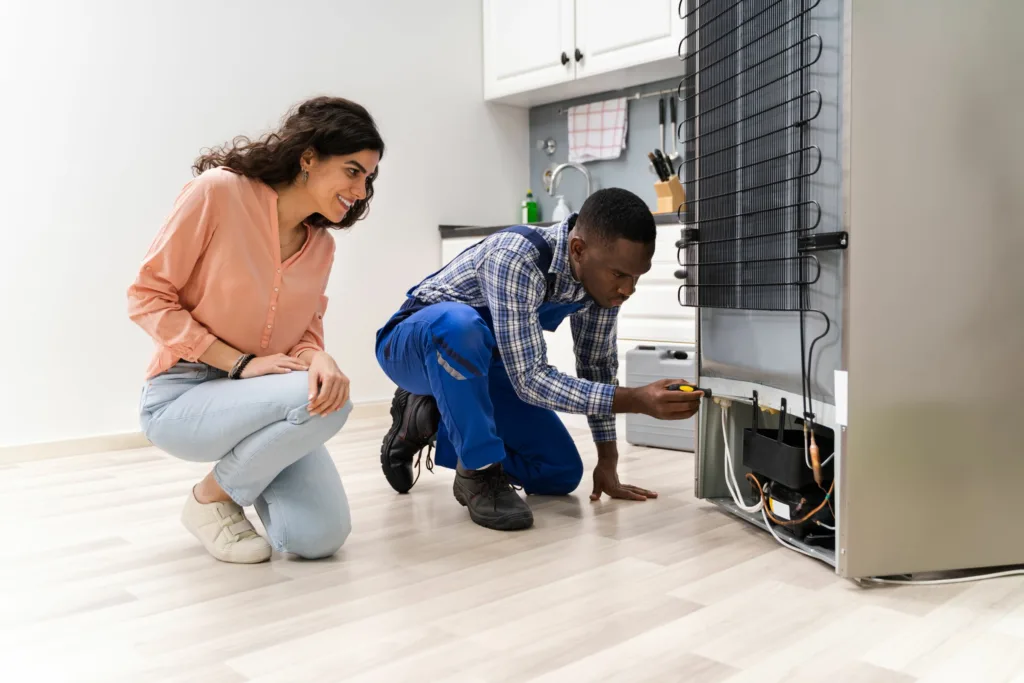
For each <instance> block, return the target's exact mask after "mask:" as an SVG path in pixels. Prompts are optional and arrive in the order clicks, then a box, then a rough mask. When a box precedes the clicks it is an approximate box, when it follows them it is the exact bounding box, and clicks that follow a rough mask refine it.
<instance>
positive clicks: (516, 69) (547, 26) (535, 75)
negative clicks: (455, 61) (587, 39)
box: [484, 0, 576, 99]
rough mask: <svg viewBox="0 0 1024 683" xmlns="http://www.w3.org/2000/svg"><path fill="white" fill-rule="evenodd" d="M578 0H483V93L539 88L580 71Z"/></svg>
mask: <svg viewBox="0 0 1024 683" xmlns="http://www.w3.org/2000/svg"><path fill="white" fill-rule="evenodd" d="M574 4H575V3H574V0H484V37H485V38H484V78H485V83H486V88H485V91H486V92H485V97H486V98H487V99H491V98H494V97H500V96H502V95H507V94H510V93H517V92H523V91H527V90H536V89H539V88H543V87H545V86H551V85H555V84H558V83H567V82H569V81H571V80H572V79H573V78H574V77H575V74H576V61H575V59H574V58H573V57H574V55H573V49H574V42H573V41H574V33H575V32H574V22H575V16H574V12H575V8H574Z"/></svg>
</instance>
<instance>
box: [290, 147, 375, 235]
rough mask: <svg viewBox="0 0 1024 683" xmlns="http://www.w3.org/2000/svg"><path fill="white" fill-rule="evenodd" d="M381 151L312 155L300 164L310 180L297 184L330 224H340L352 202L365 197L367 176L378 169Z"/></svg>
mask: <svg viewBox="0 0 1024 683" xmlns="http://www.w3.org/2000/svg"><path fill="white" fill-rule="evenodd" d="M379 162H380V154H378V153H377V152H375V151H373V150H363V151H361V152H356V153H355V154H346V155H341V156H330V157H319V158H317V157H316V156H313V157H312V158H311V159H309V161H308V163H305V162H304V163H303V167H304V168H305V170H307V171H308V172H309V179H308V180H306V181H305V182H302V181H301V180H300V181H299V182H300V185H302V186H304V187H305V189H306V191H307V192H309V194H310V197H311V198H312V199H313V202H314V204H315V206H316V211H317V213H319V214H320V215H322V216H323V217H324V218H326V219H327V220H329V221H331V222H332V223H340V222H341V220H342V219H343V218H345V214H347V213H348V211H349V209H351V208H352V205H353V204H355V203H356V202H357V201H359V200H360V199H365V198H366V178H367V176H370V175H372V174H373V173H374V172H375V171H376V170H377V164H378V163H379Z"/></svg>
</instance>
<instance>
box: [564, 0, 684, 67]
mask: <svg viewBox="0 0 1024 683" xmlns="http://www.w3.org/2000/svg"><path fill="white" fill-rule="evenodd" d="M627 8H628V9H627ZM683 26H684V22H683V20H682V19H681V18H680V17H679V3H678V2H677V1H675V0H668V1H666V0H629V3H628V4H626V3H623V2H622V0H576V46H575V47H576V49H578V50H579V51H580V54H581V55H582V59H580V61H579V63H578V64H577V65H576V77H577V78H586V77H587V76H592V75H597V74H603V73H608V72H611V71H618V70H620V69H626V68H629V67H632V66H637V65H640V64H647V63H650V62H657V61H659V60H662V59H665V56H666V55H676V54H677V51H678V48H679V41H681V40H682V39H683V36H684V31H683Z"/></svg>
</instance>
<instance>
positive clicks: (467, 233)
mask: <svg viewBox="0 0 1024 683" xmlns="http://www.w3.org/2000/svg"><path fill="white" fill-rule="evenodd" d="M654 222H655V223H656V224H657V225H673V224H678V223H679V219H678V218H677V217H676V214H674V213H656V214H654ZM513 225H521V224H520V223H509V224H508V225H490V226H483V225H439V226H437V227H438V229H439V230H440V231H441V239H452V238H456V237H487V236H488V235H493V234H494V233H496V232H498V231H499V230H503V229H505V228H509V227H511V226H513ZM528 225H532V226H536V227H540V228H544V227H547V226H549V225H554V223H553V222H551V221H546V222H545V221H542V222H540V223H529V224H528Z"/></svg>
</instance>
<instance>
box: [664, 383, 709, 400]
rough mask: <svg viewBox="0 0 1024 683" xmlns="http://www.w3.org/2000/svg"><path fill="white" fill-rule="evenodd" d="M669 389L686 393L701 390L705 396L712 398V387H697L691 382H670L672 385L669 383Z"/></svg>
mask: <svg viewBox="0 0 1024 683" xmlns="http://www.w3.org/2000/svg"><path fill="white" fill-rule="evenodd" d="M668 390H669V391H685V392H686V393H691V392H695V391H699V392H701V393H702V394H704V398H711V390H710V389H703V388H701V387H695V386H692V385H690V384H670V385H668Z"/></svg>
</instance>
